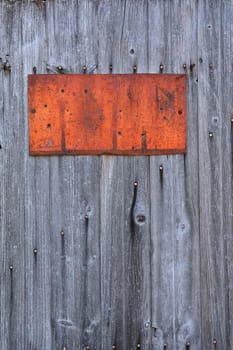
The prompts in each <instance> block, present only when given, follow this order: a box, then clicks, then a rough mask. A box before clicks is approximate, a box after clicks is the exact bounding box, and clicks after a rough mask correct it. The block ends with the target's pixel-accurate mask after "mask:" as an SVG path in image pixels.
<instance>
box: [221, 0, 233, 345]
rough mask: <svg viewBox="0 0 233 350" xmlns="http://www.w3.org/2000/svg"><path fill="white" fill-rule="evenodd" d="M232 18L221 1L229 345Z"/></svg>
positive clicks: (231, 340) (231, 329)
mask: <svg viewBox="0 0 233 350" xmlns="http://www.w3.org/2000/svg"><path fill="white" fill-rule="evenodd" d="M232 21H233V3H232V2H230V1H224V3H223V9H222V19H221V22H222V33H223V37H222V38H223V40H222V53H223V57H222V61H223V65H222V72H223V73H222V76H223V77H224V79H223V81H222V91H223V94H222V118H223V119H222V135H221V138H222V157H223V161H222V196H223V207H222V215H223V222H222V225H223V238H224V257H225V264H226V266H225V269H226V279H225V307H226V321H225V322H226V338H227V340H226V344H227V347H228V348H233V321H232V317H231V315H232V313H233V309H232V308H233V278H232V277H233V264H232V261H233V246H232V232H233V216H232V213H233V203H232V199H233V198H232V195H233V182H232V181H233V119H232V79H231V74H230V73H231V72H232V45H233V36H232V27H231V26H232V24H231V23H232Z"/></svg>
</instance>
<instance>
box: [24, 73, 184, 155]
mask: <svg viewBox="0 0 233 350" xmlns="http://www.w3.org/2000/svg"><path fill="white" fill-rule="evenodd" d="M28 108H29V129H30V132H29V135H30V136H29V138H30V154H31V155H59V154H60V155H69V154H76V155H79V154H116V155H117V154H118V155H156V154H174V153H184V152H185V150H186V77H185V75H183V74H179V75H176V74H162V75H161V74H96V75H93V74H92V75H87V74H77V75H76V74H74V75H66V74H64V75H53V74H45V75H43V74H42V75H29V77H28Z"/></svg>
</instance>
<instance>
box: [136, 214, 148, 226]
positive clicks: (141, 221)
mask: <svg viewBox="0 0 233 350" xmlns="http://www.w3.org/2000/svg"><path fill="white" fill-rule="evenodd" d="M136 220H137V222H138V223H140V224H142V223H143V222H145V221H146V217H145V215H137V217H136Z"/></svg>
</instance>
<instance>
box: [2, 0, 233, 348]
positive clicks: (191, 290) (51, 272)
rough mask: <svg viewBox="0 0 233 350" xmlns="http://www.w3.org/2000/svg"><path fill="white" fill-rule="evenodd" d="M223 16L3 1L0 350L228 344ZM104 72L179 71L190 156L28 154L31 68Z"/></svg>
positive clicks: (96, 0)
mask: <svg viewBox="0 0 233 350" xmlns="http://www.w3.org/2000/svg"><path fill="white" fill-rule="evenodd" d="M232 23H233V1H230V0H198V1H197V0H189V1H186V0H125V1H122V0H79V1H78V0H66V1H64V0H47V1H42V0H35V1H31V0H1V1H0V57H1V58H2V59H1V62H0V145H1V146H0V179H1V181H0V239H1V240H0V261H1V264H0V322H1V327H0V349H2V350H26V349H29V350H51V349H59V350H60V349H61V350H65V349H67V350H76V349H80V350H81V349H88V347H90V349H98V350H101V349H102V350H107V349H111V348H112V346H113V345H116V349H121V350H129V349H130V350H134V349H135V350H136V349H137V348H138V349H139V345H138V344H140V345H141V349H145V350H150V349H153V350H155V349H156V350H157V349H158V350H162V349H165V350H170V349H171V350H182V349H183V350H184V349H191V350H202V349H203V350H210V349H214V350H220V349H221V350H229V349H233V321H232V317H233V316H232V315H233V233H232V159H233V158H232V147H233V141H232V137H233V136H232V132H233V123H232V121H231V118H232V115H233V110H232V107H233V102H232V101H233V83H232V82H233V55H232V49H233V35H232V33H233V24H232ZM110 64H112V67H113V73H130V72H132V71H133V65H135V64H136V65H137V70H138V73H140V72H159V71H160V65H161V64H162V65H163V66H164V69H163V72H168V73H169V72H173V73H183V72H186V74H187V84H188V91H187V104H188V130H187V133H188V149H187V154H186V155H185V156H182V155H179V156H168V157H167V156H153V157H116V156H115V157H114V156H112V157H111V156H101V157H97V156H96V157H90V156H82V157H81V156H80V157H71V156H70V157H47V158H46V157H37V158H33V157H29V155H28V121H27V75H28V74H29V73H32V71H33V67H36V71H37V73H46V72H47V73H51V72H53V73H54V72H57V73H58V74H59V73H61V70H59V69H57V68H56V67H57V66H59V65H62V66H63V68H64V70H63V71H62V72H66V73H73V72H80V73H81V72H82V66H83V65H86V66H87V73H89V74H91V73H108V72H109V65H110ZM9 66H11V69H10V67H9ZM34 70H35V69H34ZM160 166H162V167H163V170H162V171H161V170H160ZM135 181H137V182H138V186H137V187H136V186H135V185H134V183H135ZM138 215H140V216H144V217H145V221H144V222H138V221H137V216H138ZM62 233H64V235H63V234H62ZM34 249H37V254H36V251H34ZM189 344H190V346H189ZM166 345H167V346H166Z"/></svg>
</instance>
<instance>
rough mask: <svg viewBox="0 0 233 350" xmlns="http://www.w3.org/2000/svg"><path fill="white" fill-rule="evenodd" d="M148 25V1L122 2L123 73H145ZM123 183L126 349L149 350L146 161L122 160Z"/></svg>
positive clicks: (145, 159) (149, 276) (144, 159)
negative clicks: (134, 67)
mask: <svg viewBox="0 0 233 350" xmlns="http://www.w3.org/2000/svg"><path fill="white" fill-rule="evenodd" d="M147 22H148V3H147V1H142V2H139V3H138V2H135V1H126V2H125V7H124V17H123V27H122V31H121V33H122V35H121V50H120V54H121V60H122V61H121V62H122V72H123V73H130V72H133V66H134V65H136V66H137V72H138V73H142V72H147V71H148V52H147V40H148V31H147ZM134 23H136V25H134ZM124 179H125V180H124V192H125V196H124V203H125V214H124V215H125V219H124V224H125V229H124V234H125V237H124V239H125V241H124V248H123V249H124V255H125V258H124V259H125V261H124V266H125V275H124V279H125V291H124V293H125V296H124V298H125V300H124V302H125V339H124V341H125V349H135V348H137V347H138V348H139V346H141V348H144V349H150V348H151V329H150V318H151V292H150V289H151V288H150V280H151V272H150V207H149V203H150V202H149V191H150V189H149V158H148V157H125V158H124ZM135 181H137V182H138V186H137V187H135V186H134V182H135ZM140 220H141V221H140Z"/></svg>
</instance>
